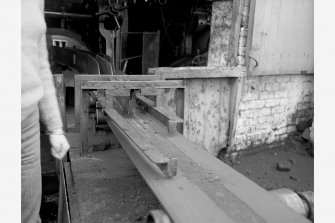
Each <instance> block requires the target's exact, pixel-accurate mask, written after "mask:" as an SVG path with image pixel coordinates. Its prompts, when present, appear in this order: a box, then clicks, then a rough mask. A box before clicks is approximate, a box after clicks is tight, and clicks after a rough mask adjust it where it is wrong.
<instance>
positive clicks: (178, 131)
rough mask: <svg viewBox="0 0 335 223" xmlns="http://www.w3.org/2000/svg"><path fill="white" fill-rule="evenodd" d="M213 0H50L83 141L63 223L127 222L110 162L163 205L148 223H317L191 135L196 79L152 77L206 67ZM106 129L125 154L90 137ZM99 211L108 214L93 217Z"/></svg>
mask: <svg viewBox="0 0 335 223" xmlns="http://www.w3.org/2000/svg"><path fill="white" fill-rule="evenodd" d="M211 2H212V1H206V0H198V1H190V0H188V1H176V0H174V1H173V0H143V1H139V0H128V1H127V0H100V1H98V0H96V1H88V0H87V1H79V0H73V1H51V0H50V1H46V12H45V15H46V21H47V24H48V27H49V28H48V32H47V34H48V47H49V55H50V58H49V59H50V63H51V65H52V70H53V73H54V74H60V73H61V74H62V75H61V76H58V77H62V78H63V80H62V81H63V86H62V87H61V89H62V90H64V89H65V90H64V92H63V93H64V95H65V99H64V95H63V97H62V100H60V104H62V103H63V106H65V104H74V107H75V128H74V130H73V133H72V136H71V137H77V138H78V137H79V139H80V140H78V141H79V144H78V143H77V144H75V143H73V144H72V148H71V151H70V155H69V158H68V160H67V162H64V163H62V164H61V175H60V176H61V196H63V200H62V201H61V202H60V203H61V206H60V212H59V213H61V214H60V219H59V221H60V222H118V220H115V219H114V221H112V220H113V219H108V217H111V216H110V215H111V214H112V213H110V212H111V211H112V210H111V209H110V207H109V206H108V204H109V202H111V201H110V199H112V198H111V196H115V195H113V194H115V193H117V192H115V191H110V190H111V188H113V183H111V182H112V181H113V180H115V179H116V178H117V177H118V176H116V175H113V174H115V173H114V170H113V169H112V168H111V167H110V165H112V166H113V168H115V169H121V168H122V167H124V168H125V169H126V170H125V172H127V171H128V169H129V168H130V167H129V166H127V165H128V164H127V162H131V163H132V165H133V166H135V167H136V169H137V171H138V172H139V173H140V174H141V176H142V178H143V179H144V180H145V182H146V184H147V185H148V186H149V188H150V189H151V191H152V192H153V193H154V194H155V196H156V197H157V199H158V200H159V202H160V203H161V206H162V207H161V209H160V210H151V211H150V212H149V213H148V216H147V218H146V221H147V222H164V223H168V222H175V223H180V222H182V223H184V222H199V223H200V222H213V223H214V222H241V223H242V222H295V223H298V222H309V220H308V219H307V218H305V217H306V216H307V215H306V213H304V215H305V216H304V217H303V216H301V215H299V214H298V213H296V212H295V211H294V210H292V209H290V208H289V207H288V206H287V205H285V204H284V203H282V202H280V201H279V200H278V199H277V198H276V197H275V196H273V195H272V194H270V193H269V192H267V191H265V190H264V189H262V188H261V187H259V186H258V185H256V184H255V183H253V182H252V181H250V180H249V179H247V178H246V177H244V176H243V175H241V174H239V173H238V172H237V171H235V170H233V169H232V168H230V167H229V166H228V165H226V164H225V163H223V162H221V161H220V160H218V159H217V158H215V157H213V156H211V155H210V154H208V153H206V151H204V150H203V149H202V148H201V146H199V145H198V144H196V143H194V142H192V141H190V140H188V139H187V137H185V136H184V135H183V133H184V128H185V126H184V125H185V121H184V104H185V103H187V100H188V98H190V97H195V96H192V95H190V91H189V89H188V86H187V84H185V80H186V79H187V78H189V77H188V76H186V75H176V76H169V75H160V74H149V73H150V72H149V68H153V67H159V66H168V65H169V66H185V65H188V66H204V65H206V64H207V51H208V42H209V27H210V17H211ZM51 27H54V28H51ZM55 27H56V28H55ZM172 33H173V35H172ZM236 69H237V68H236ZM238 69H240V70H241V68H238ZM229 72H231V69H227V70H225V71H224V72H223V73H228V76H229ZM232 76H233V75H232ZM233 77H234V76H233ZM193 78H204V77H201V76H197V74H194V75H193ZM60 82H61V81H60ZM59 86H61V85H59ZM71 89H72V90H74V91H72V90H71ZM170 89H172V91H171V92H173V94H172V97H170V98H169V99H167V97H166V93H167V92H170ZM71 91H72V93H71ZM170 96H171V95H170ZM73 99H74V101H73ZM167 104H174V106H175V109H174V110H173V111H171V110H169V109H167V107H166V106H165V105H167ZM64 110H65V109H64ZM63 117H65V115H63ZM101 126H105V127H106V126H107V127H108V128H110V129H111V131H112V135H113V137H115V138H116V140H117V141H118V142H119V143H120V144H121V145H122V148H123V150H124V151H122V152H120V154H121V155H120V154H116V153H115V151H113V150H106V151H102V152H94V149H93V148H92V145H91V144H90V141H89V140H90V137H91V136H92V135H93V137H94V134H95V133H96V129H97V128H99V127H101ZM71 137H70V136H69V138H71ZM70 140H71V139H70ZM122 154H127V157H124V156H123V155H122ZM118 159H120V160H122V159H123V160H126V161H127V162H118ZM97 166H99V167H101V168H98V169H96V170H95V168H97ZM127 168H128V169H127ZM88 169H90V170H92V171H93V173H94V174H88ZM94 171H95V172H94ZM91 173H92V172H91ZM85 174H86V175H85ZM102 175H103V176H104V179H102V177H101V176H102ZM98 184H99V185H100V187H99V188H100V189H99V188H98V187H97V185H98ZM115 190H116V189H115ZM102 194H103V195H102ZM94 205H97V208H96V209H95V206H94ZM95 213H99V216H100V213H101V214H104V216H100V217H101V219H92V218H93V217H92V216H93V215H94V214H95ZM95 216H96V215H95ZM120 222H121V221H120Z"/></svg>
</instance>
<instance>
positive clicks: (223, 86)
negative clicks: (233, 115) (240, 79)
mask: <svg viewBox="0 0 335 223" xmlns="http://www.w3.org/2000/svg"><path fill="white" fill-rule="evenodd" d="M230 80H231V79H229V80H227V79H221V80H220V102H219V105H220V106H219V108H220V109H219V112H220V118H219V142H218V144H219V145H218V147H217V148H219V149H221V148H225V147H226V146H227V144H228V133H229V129H230V124H229V109H230V95H231V85H230Z"/></svg>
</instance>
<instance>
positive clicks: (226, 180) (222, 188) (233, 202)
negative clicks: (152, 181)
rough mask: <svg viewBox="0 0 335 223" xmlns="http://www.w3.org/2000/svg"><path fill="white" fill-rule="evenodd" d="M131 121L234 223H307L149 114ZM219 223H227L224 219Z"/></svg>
mask: <svg viewBox="0 0 335 223" xmlns="http://www.w3.org/2000/svg"><path fill="white" fill-rule="evenodd" d="M133 119H134V120H135V121H136V122H137V123H138V124H139V125H140V126H141V127H142V128H145V134H146V135H147V138H148V139H150V143H152V144H153V145H156V146H157V148H160V149H161V152H162V153H164V154H165V155H167V156H175V157H177V158H178V161H179V165H178V172H181V173H183V174H184V175H182V176H183V177H185V178H187V180H189V181H191V182H192V183H193V184H194V185H195V186H197V187H199V188H200V189H201V191H202V192H204V193H205V194H206V195H207V196H208V197H209V198H210V199H211V200H212V201H214V202H215V203H216V205H218V207H220V209H221V210H222V211H224V212H225V214H226V215H227V216H228V217H229V218H231V219H232V220H233V221H234V222H283V221H285V222H308V220H307V219H305V218H303V217H302V216H300V215H298V214H297V213H295V212H294V211H292V210H291V209H290V208H289V207H287V206H286V205H284V204H282V203H281V202H280V201H278V200H277V199H276V198H275V197H273V196H272V195H271V194H269V193H268V192H267V191H266V190H264V189H263V188H261V187H260V186H258V185H257V184H255V183H254V182H252V181H251V180H249V179H248V178H246V177H245V176H243V175H242V174H240V173H238V172H237V171H236V170H234V169H232V168H231V167H229V166H228V165H226V164H225V163H223V162H222V161H220V160H218V159H217V158H215V157H213V156H211V155H209V154H208V153H206V152H205V151H204V150H203V149H202V148H201V147H200V146H198V145H196V144H195V143H192V142H190V141H189V140H187V139H186V138H185V137H183V136H182V135H180V134H175V135H173V136H172V135H169V133H168V132H167V131H166V129H165V128H164V127H163V126H162V125H161V124H160V123H159V122H157V121H155V119H154V118H153V117H151V116H150V115H149V114H146V113H142V112H135V115H134V118H133ZM146 123H148V124H146ZM154 132H159V136H161V137H159V140H156V139H154V138H155V137H154V135H157V134H156V133H154ZM171 144H173V145H174V146H172V145H171ZM158 145H159V146H158ZM158 197H159V196H158ZM171 199H173V198H171ZM194 203H195V201H192V204H194ZM178 207H179V206H178ZM208 211H210V210H208ZM278 212H280V213H278ZM271 216H273V217H271ZM284 219H285V220H284ZM175 222H179V221H175ZM182 222H188V221H182ZM221 222H226V219H222V220H221Z"/></svg>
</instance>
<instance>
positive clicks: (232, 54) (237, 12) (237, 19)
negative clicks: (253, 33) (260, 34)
mask: <svg viewBox="0 0 335 223" xmlns="http://www.w3.org/2000/svg"><path fill="white" fill-rule="evenodd" d="M243 7H244V0H234V2H233V15H232V16H233V17H232V21H231V24H232V26H231V31H230V36H229V49H228V50H229V51H228V61H229V63H230V66H236V65H237V51H238V47H239V46H238V41H239V36H240V30H241V20H242V12H243Z"/></svg>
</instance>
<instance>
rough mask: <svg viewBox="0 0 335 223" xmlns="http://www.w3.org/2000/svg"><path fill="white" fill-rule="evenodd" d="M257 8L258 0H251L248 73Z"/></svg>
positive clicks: (246, 56)
mask: <svg viewBox="0 0 335 223" xmlns="http://www.w3.org/2000/svg"><path fill="white" fill-rule="evenodd" d="M255 8H256V0H250V11H249V22H248V36H247V48H246V55H245V59H246V67H247V73H248V74H249V72H250V67H249V65H250V57H249V55H250V50H251V45H252V35H253V32H254V19H255Z"/></svg>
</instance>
